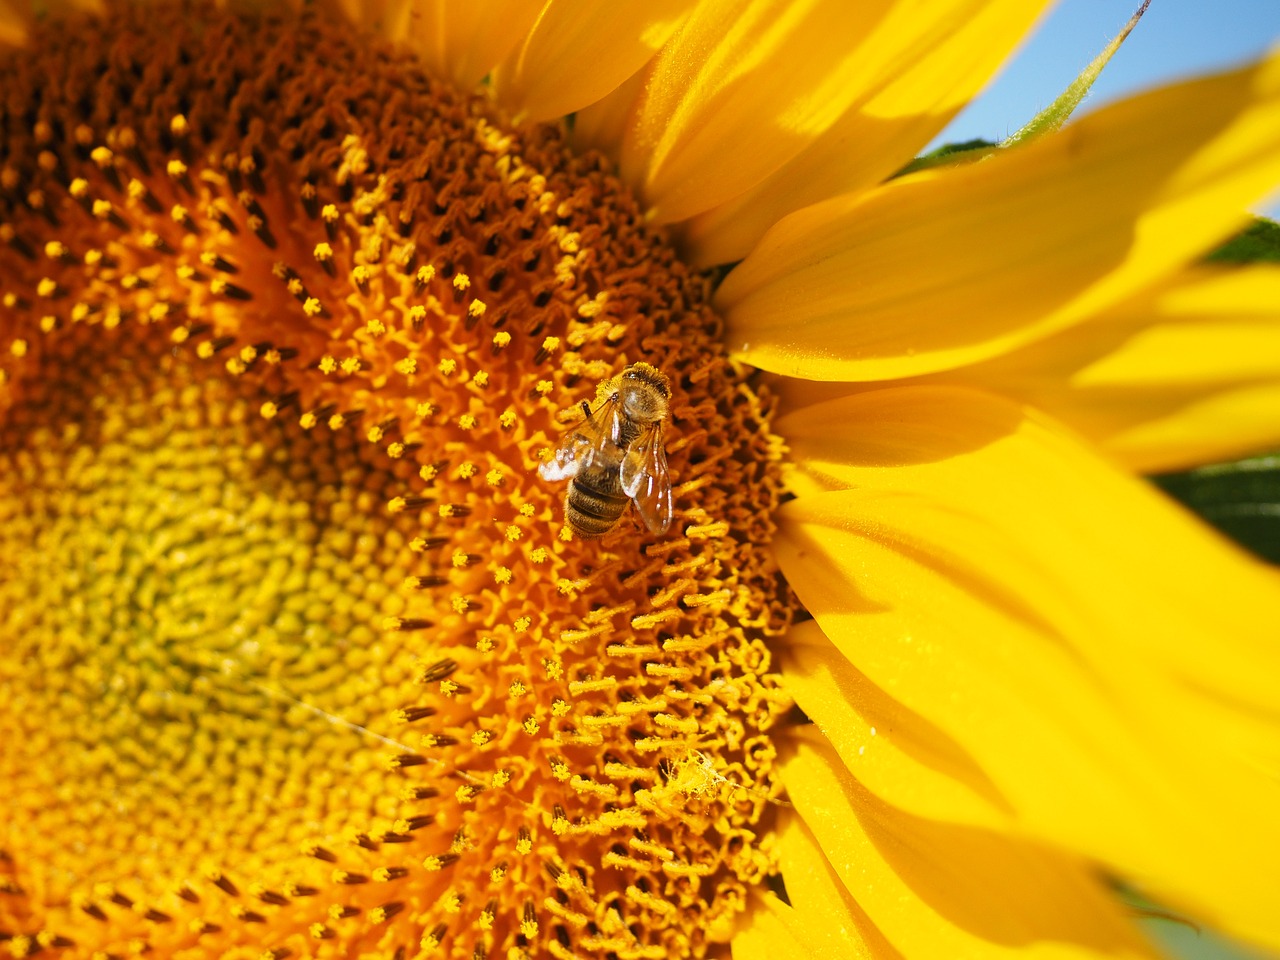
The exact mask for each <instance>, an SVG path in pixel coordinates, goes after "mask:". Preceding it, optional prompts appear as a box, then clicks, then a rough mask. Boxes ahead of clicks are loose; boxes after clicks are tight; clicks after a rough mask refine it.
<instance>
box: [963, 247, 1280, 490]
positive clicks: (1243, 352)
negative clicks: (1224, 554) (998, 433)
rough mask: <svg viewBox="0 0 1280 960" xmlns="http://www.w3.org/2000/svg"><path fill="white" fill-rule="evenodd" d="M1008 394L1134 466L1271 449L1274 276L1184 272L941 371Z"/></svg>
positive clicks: (1276, 271) (1277, 408) (1279, 429)
mask: <svg viewBox="0 0 1280 960" xmlns="http://www.w3.org/2000/svg"><path fill="white" fill-rule="evenodd" d="M948 376H949V377H951V378H953V379H954V378H957V377H958V378H961V379H963V380H964V381H965V382H969V383H975V384H979V385H982V386H989V387H991V388H994V389H995V390H998V391H999V392H1001V393H1004V394H1008V395H1012V396H1016V397H1019V398H1021V399H1023V400H1026V401H1027V402H1029V403H1032V404H1034V405H1035V406H1037V407H1039V408H1040V409H1042V410H1045V411H1047V412H1049V413H1051V414H1053V415H1054V416H1055V417H1057V418H1058V419H1060V420H1062V421H1064V422H1066V423H1068V424H1070V425H1071V426H1072V427H1073V428H1075V429H1076V430H1079V431H1080V432H1081V433H1084V434H1085V435H1087V436H1088V437H1090V438H1091V439H1092V440H1094V441H1095V442H1097V443H1099V444H1101V445H1102V446H1103V447H1104V448H1106V449H1107V450H1108V451H1109V452H1110V453H1112V454H1114V455H1116V456H1117V457H1119V458H1120V459H1121V460H1122V461H1123V462H1124V463H1125V464H1127V465H1128V466H1130V467H1132V468H1133V469H1135V470H1139V471H1144V472H1155V471H1160V470H1174V469H1181V468H1184V467H1189V466H1195V465H1197V464H1201V463H1207V462H1211V461H1214V460H1225V459H1230V458H1232V457H1237V456H1240V455H1242V454H1245V453H1249V452H1252V451H1255V450H1260V449H1265V448H1271V447H1275V446H1276V445H1280V268H1277V267H1275V266H1270V265H1265V266H1262V265H1260V266H1254V267H1244V268H1213V267H1195V268H1193V269H1190V270H1187V271H1185V272H1184V273H1183V274H1182V275H1181V276H1179V277H1178V278H1177V279H1176V280H1175V281H1173V282H1171V283H1167V284H1164V285H1162V287H1161V288H1160V289H1159V290H1156V291H1152V292H1150V293H1144V294H1143V295H1141V296H1139V297H1136V298H1133V299H1131V300H1127V301H1125V302H1124V303H1121V304H1119V305H1117V306H1116V307H1113V308H1111V309H1109V310H1107V311H1105V312H1104V313H1102V314H1101V315H1100V316H1098V317H1097V318H1096V319H1094V320H1091V321H1090V322H1088V323H1083V324H1080V325H1078V326H1075V327H1072V328H1070V329H1068V330H1064V331H1063V332H1061V333H1059V334H1056V335H1054V336H1052V337H1049V338H1047V339H1045V340H1042V341H1039V342H1037V343H1033V344H1031V345H1030V346H1027V347H1024V348H1022V349H1020V350H1015V351H1013V352H1012V353H1009V354H1006V355H1005V356H1002V357H997V358H995V359H993V360H991V361H988V362H987V363H982V364H977V365H975V366H973V367H968V368H964V369H962V370H959V371H955V372H954V373H952V374H948Z"/></svg>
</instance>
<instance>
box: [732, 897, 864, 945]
mask: <svg viewBox="0 0 1280 960" xmlns="http://www.w3.org/2000/svg"><path fill="white" fill-rule="evenodd" d="M788 893H790V891H789V890H788ZM804 906H805V909H793V908H792V907H791V906H789V905H788V904H785V903H783V902H782V901H781V900H779V899H778V898H777V897H775V896H774V895H773V894H765V895H764V896H761V897H757V898H756V899H755V901H754V903H753V904H752V909H751V910H750V911H749V913H748V921H747V924H748V925H747V927H746V928H745V929H744V930H742V931H740V932H739V933H737V934H736V935H735V936H734V938H733V958H734V960H813V958H814V957H840V958H841V960H844V958H848V960H862V958H866V960H871V958H872V957H881V956H884V954H873V953H870V952H868V950H867V947H866V945H865V944H863V943H862V942H861V941H860V940H858V939H857V938H856V936H846V935H845V934H846V933H852V931H845V930H842V929H841V928H839V927H838V926H837V922H838V916H839V913H840V908H841V906H842V904H840V903H836V902H824V901H817V902H809V903H807V904H804Z"/></svg>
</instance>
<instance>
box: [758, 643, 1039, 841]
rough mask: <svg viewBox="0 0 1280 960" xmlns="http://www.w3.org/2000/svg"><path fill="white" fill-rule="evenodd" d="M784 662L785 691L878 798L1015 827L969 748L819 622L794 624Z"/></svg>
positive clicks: (933, 813) (914, 809)
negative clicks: (885, 686) (872, 672)
mask: <svg viewBox="0 0 1280 960" xmlns="http://www.w3.org/2000/svg"><path fill="white" fill-rule="evenodd" d="M781 659H782V674H783V678H784V679H785V681H786V686H787V692H788V693H790V694H791V695H792V696H793V697H795V700H796V704H797V705H798V706H799V707H800V709H801V710H803V711H804V712H805V716H807V717H809V718H810V719H812V720H813V721H814V722H815V723H816V724H817V725H818V728H819V729H820V730H821V731H822V732H823V734H824V735H825V736H826V737H827V739H828V740H829V741H830V742H831V745H832V747H833V748H834V749H835V750H836V752H837V753H838V754H839V755H840V759H841V761H843V763H844V765H845V767H846V768H847V769H848V770H849V771H850V772H852V773H854V774H855V775H856V776H857V777H858V780H859V781H860V782H862V783H863V784H865V785H866V787H867V788H868V789H869V790H871V791H872V792H873V793H875V794H876V795H877V796H880V797H881V798H883V799H885V800H887V801H889V802H890V803H892V804H894V805H895V806H897V807H899V808H901V809H903V810H905V811H907V812H909V813H912V814H915V815H917V816H923V817H931V818H934V819H946V820H952V821H956V822H962V823H966V824H971V825H975V826H985V827H992V828H999V829H1005V828H1008V827H1009V826H1010V824H1011V823H1012V821H1013V819H1014V810H1013V808H1012V807H1011V806H1010V805H1009V801H1008V800H1006V799H1005V798H1004V797H1003V796H1001V795H1000V792H999V790H997V789H996V787H995V785H994V784H993V783H992V782H991V779H990V778H989V777H988V776H987V775H986V773H985V772H984V771H983V769H982V768H981V767H980V766H979V765H978V764H977V762H976V761H975V760H974V759H973V758H972V757H971V756H969V755H968V754H967V753H966V752H965V750H964V748H963V747H961V746H960V745H959V744H957V743H956V742H955V740H953V739H952V738H951V737H949V736H948V735H947V734H946V732H945V731H943V730H940V729H939V728H938V727H936V726H934V725H933V724H931V723H930V722H929V721H928V720H926V719H924V718H923V717H921V716H920V715H919V714H917V713H915V712H914V711H912V710H910V709H909V708H908V707H906V706H904V705H903V704H901V703H898V702H897V701H896V700H894V699H893V698H892V697H890V696H889V695H888V694H886V693H885V692H884V691H883V690H881V689H880V688H879V687H877V686H876V685H875V684H873V683H871V681H870V680H868V679H867V678H866V677H865V676H864V675H863V674H862V673H861V672H860V671H859V670H858V669H857V668H856V667H855V666H854V665H853V664H852V663H851V662H850V661H849V660H848V659H847V658H846V657H845V656H844V654H842V653H841V652H840V651H839V650H838V649H837V648H836V647H835V646H834V645H833V644H832V643H831V641H830V640H828V639H827V638H826V636H825V635H824V634H823V633H822V631H821V629H820V628H819V627H818V625H817V623H815V622H813V621H809V622H806V623H802V624H799V625H798V626H797V627H795V628H794V629H793V630H792V631H791V632H790V634H789V635H788V636H787V643H786V646H785V647H784V648H783V649H782V651H781Z"/></svg>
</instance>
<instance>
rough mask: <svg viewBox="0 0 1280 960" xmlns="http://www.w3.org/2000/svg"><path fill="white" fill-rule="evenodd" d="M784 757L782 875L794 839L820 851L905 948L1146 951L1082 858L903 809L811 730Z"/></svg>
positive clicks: (972, 953) (1088, 953) (1068, 953)
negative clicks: (787, 814) (791, 811)
mask: <svg viewBox="0 0 1280 960" xmlns="http://www.w3.org/2000/svg"><path fill="white" fill-rule="evenodd" d="M784 756H785V760H784V765H783V780H784V781H785V783H786V785H787V792H788V796H789V797H790V798H791V801H792V802H793V803H794V804H795V807H796V811H797V813H798V814H799V815H800V817H797V818H793V819H792V822H791V823H790V824H788V825H787V826H786V827H784V829H783V832H782V835H781V837H780V838H779V843H780V847H781V851H782V860H783V863H784V868H783V869H784V878H785V877H786V865H788V862H789V861H790V860H792V859H793V858H795V857H796V856H797V853H796V849H797V848H801V849H802V850H803V853H802V854H801V855H803V856H805V857H807V858H808V859H812V858H814V857H815V856H817V855H818V853H817V852H816V850H815V848H818V849H820V850H821V851H822V852H824V853H825V854H826V858H827V859H828V861H829V862H830V863H831V864H832V866H833V868H834V871H835V873H836V874H837V876H838V877H839V878H840V881H841V883H842V884H843V885H844V887H845V889H846V890H847V891H848V892H849V895H850V896H851V897H852V898H853V899H854V900H855V901H856V902H857V903H858V904H859V906H860V907H861V908H862V909H864V910H865V911H866V913H867V916H868V917H869V918H870V919H871V921H872V922H873V923H875V925H876V927H877V928H878V929H879V930H880V931H882V932H883V934H884V936H885V938H886V939H887V940H888V941H889V943H891V944H892V945H893V947H894V948H896V949H897V950H898V951H900V952H901V954H902V955H903V956H908V957H974V958H985V957H1000V956H1007V955H1010V954H1012V953H1014V952H1016V953H1017V954H1018V955H1020V956H1053V957H1099V956H1111V957H1124V956H1128V957H1149V956H1152V955H1153V953H1152V951H1151V950H1150V948H1149V947H1148V946H1147V945H1146V943H1145V942H1144V941H1143V939H1142V937H1141V936H1140V935H1139V934H1138V933H1137V932H1136V930H1135V929H1134V928H1133V926H1132V924H1130V923H1129V922H1127V920H1126V919H1125V917H1124V916H1123V914H1122V913H1121V910H1120V907H1119V904H1118V903H1117V902H1116V901H1115V900H1114V899H1113V898H1112V897H1111V896H1109V895H1108V893H1107V892H1106V891H1105V890H1104V889H1103V887H1102V885H1101V884H1100V883H1099V882H1098V881H1097V880H1096V879H1095V878H1094V877H1093V876H1092V875H1091V874H1090V872H1089V871H1088V870H1087V869H1086V867H1085V866H1084V865H1083V864H1082V863H1080V862H1078V861H1075V860H1073V859H1071V858H1070V857H1068V856H1066V855H1063V854H1060V853H1055V852H1053V851H1051V850H1049V849H1047V848H1044V847H1041V846H1039V845H1037V844H1034V843H1031V842H1028V841H1026V840H1022V839H1019V838H1016V837H1011V836H1007V835H1004V834H1001V833H999V832H996V831H992V830H983V829H979V828H975V827H969V826H962V825H958V824H952V823H947V822H945V821H940V820H931V819H927V818H923V817H917V816H913V815H911V814H907V813H904V812H903V811H901V810H898V809H896V808H894V807H893V806H891V805H890V804H887V803H885V802H884V801H883V800H881V799H880V798H879V797H877V796H876V795H875V794H873V793H872V792H871V791H870V790H868V789H867V788H866V787H865V786H864V785H863V784H862V783H860V782H859V780H858V779H857V778H856V777H855V776H854V775H853V774H852V773H850V771H849V770H848V769H846V768H845V766H844V764H843V763H842V762H841V760H840V758H839V756H838V755H837V754H836V752H835V750H833V749H832V747H831V746H830V745H829V744H828V743H827V742H826V741H825V740H823V739H822V737H821V736H819V735H817V734H816V733H815V732H814V731H812V730H804V729H802V730H798V731H795V732H794V733H793V742H792V744H791V746H790V748H789V750H788V752H787V754H785V755H784ZM800 818H803V824H801V823H799V820H800ZM805 847H807V848H808V849H807V850H805V849H803V848H805Z"/></svg>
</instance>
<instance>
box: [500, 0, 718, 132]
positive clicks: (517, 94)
mask: <svg viewBox="0 0 1280 960" xmlns="http://www.w3.org/2000/svg"><path fill="white" fill-rule="evenodd" d="M693 4H694V0H650V2H646V3H643V4H608V3H599V2H598V0H551V2H549V3H547V5H546V7H544V8H543V10H542V13H541V14H540V15H539V16H538V19H537V21H536V22H535V23H534V25H533V28H532V29H531V30H530V31H529V33H528V34H527V35H526V36H525V38H524V41H523V42H522V43H521V44H519V45H518V46H517V47H516V48H515V50H513V51H512V52H511V53H510V54H509V55H508V56H507V58H506V59H505V60H504V61H503V62H502V64H501V65H500V66H499V67H497V68H496V69H495V70H494V77H493V83H494V88H495V91H496V92H497V95H498V98H499V100H500V101H502V102H503V103H504V104H506V105H507V106H508V107H510V109H511V111H512V113H514V114H516V115H519V116H523V117H525V118H526V119H529V120H550V119H552V118H553V117H559V116H563V115H565V114H568V113H572V112H574V111H575V110H580V109H582V108H583V107H585V106H587V105H588V104H590V103H594V102H595V101H597V100H599V99H601V98H602V97H604V96H605V95H606V94H608V93H609V92H610V91H612V90H614V89H615V88H616V87H617V86H618V85H619V84H621V83H622V82H623V81H624V80H626V79H627V78H628V77H630V76H631V75H632V74H633V73H635V72H636V71H637V70H639V69H640V68H641V67H642V66H644V64H645V63H646V62H647V61H648V60H649V59H650V58H651V57H652V56H653V55H654V54H655V53H656V52H657V51H658V49H659V48H660V47H661V46H662V45H663V44H664V43H666V42H667V40H668V38H669V37H670V36H671V34H672V32H673V31H674V30H675V29H676V27H677V26H678V25H679V24H680V21H681V19H682V18H683V17H684V16H685V14H687V13H688V11H689V8H690V7H692V6H693Z"/></svg>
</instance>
